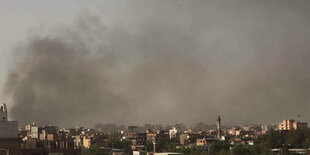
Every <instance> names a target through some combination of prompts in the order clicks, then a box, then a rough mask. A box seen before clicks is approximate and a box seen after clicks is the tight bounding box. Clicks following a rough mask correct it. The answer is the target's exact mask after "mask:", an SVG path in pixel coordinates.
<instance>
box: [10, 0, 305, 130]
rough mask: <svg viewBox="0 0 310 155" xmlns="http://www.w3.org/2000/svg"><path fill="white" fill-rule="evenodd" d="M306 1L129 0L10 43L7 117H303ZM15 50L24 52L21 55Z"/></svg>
mask: <svg viewBox="0 0 310 155" xmlns="http://www.w3.org/2000/svg"><path fill="white" fill-rule="evenodd" d="M309 2H310V1H306V0H300V1H290V0H286V1H283V0H274V1H269V0H256V1H247V0H244V1H241V0H238V1H237V0H236V1H225V0H210V1H204V0H201V1H198V0H195V1H186V0H175V1H174V0H171V1H161V0H153V1H144V0H141V1H140V0H136V1H128V2H127V3H126V4H125V5H124V6H122V8H120V9H118V10H117V11H115V12H113V13H110V14H103V15H94V13H91V11H82V12H81V13H80V14H79V15H77V19H76V20H75V21H74V22H73V24H72V25H67V26H59V27H56V28H53V29H51V30H49V31H48V32H45V33H36V34H33V35H32V36H31V37H30V39H29V40H28V41H25V43H24V44H23V45H20V46H19V47H18V48H16V50H17V52H15V54H16V56H15V57H16V59H18V60H19V61H17V64H16V66H15V67H13V69H12V70H10V72H9V74H8V78H7V82H6V84H5V87H4V92H5V96H10V98H11V99H12V108H11V111H10V115H11V116H12V117H13V119H15V120H19V121H21V122H25V121H38V122H53V123H56V124H59V125H62V126H68V125H77V124H83V125H88V126H91V125H93V124H94V123H98V122H103V123H107V122H115V123H120V124H143V123H146V122H151V123H175V122H178V123H180V122H183V123H195V122H199V121H202V122H206V123H213V122H214V120H215V119H216V115H217V114H218V113H220V114H221V115H222V116H223V121H224V123H227V124H229V123H230V124H233V123H238V124H241V123H272V122H276V121H279V120H280V119H283V118H287V117H294V116H295V114H296V113H301V114H302V115H303V116H304V117H303V119H304V120H305V121H309V119H307V117H309V116H310V114H309V113H308V111H309V106H308V104H309V102H310V70H309V67H310V61H309V60H310V51H309V49H310V44H309V41H310V29H309V27H310V20H309V19H310V17H309V16H310V12H309V11H310V5H309ZM21 55H22V56H21Z"/></svg>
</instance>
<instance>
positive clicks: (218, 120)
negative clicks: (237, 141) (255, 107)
mask: <svg viewBox="0 0 310 155" xmlns="http://www.w3.org/2000/svg"><path fill="white" fill-rule="evenodd" d="M221 135H222V129H221V117H220V115H219V116H217V138H218V139H221Z"/></svg>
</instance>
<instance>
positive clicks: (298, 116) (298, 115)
mask: <svg viewBox="0 0 310 155" xmlns="http://www.w3.org/2000/svg"><path fill="white" fill-rule="evenodd" d="M299 121H300V114H299V113H297V122H299Z"/></svg>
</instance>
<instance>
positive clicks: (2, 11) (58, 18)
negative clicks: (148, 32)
mask: <svg viewBox="0 0 310 155" xmlns="http://www.w3.org/2000/svg"><path fill="white" fill-rule="evenodd" d="M124 3H125V0H116V1H112V0H110V1H109V0H87V1H83V0H53V1H41V0H27V1H16V0H13V1H11V0H0V19H1V29H0V34H1V35H0V53H1V57H0V86H1V87H2V84H3V82H4V81H5V78H6V77H5V76H6V73H7V70H8V68H9V67H10V66H11V65H12V64H14V62H12V61H14V58H13V59H9V58H10V56H11V54H10V52H11V51H10V50H11V49H12V48H14V46H16V44H18V43H19V42H22V41H23V40H25V38H27V37H28V36H29V35H31V33H32V31H33V30H36V29H47V28H50V27H53V26H57V25H60V24H68V23H71V22H72V21H73V19H74V18H75V17H76V16H77V14H78V13H79V12H81V11H82V10H85V9H86V10H87V9H88V10H91V11H92V12H94V13H99V14H100V13H111V12H113V11H117V9H118V8H119V7H121V6H122V5H123V4H124ZM0 91H2V89H1V90H0ZM0 97H1V100H5V99H6V98H5V96H2V94H1V96H0Z"/></svg>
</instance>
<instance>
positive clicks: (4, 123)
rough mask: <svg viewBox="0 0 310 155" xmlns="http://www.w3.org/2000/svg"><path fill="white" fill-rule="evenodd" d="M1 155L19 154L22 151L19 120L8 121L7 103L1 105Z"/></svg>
mask: <svg viewBox="0 0 310 155" xmlns="http://www.w3.org/2000/svg"><path fill="white" fill-rule="evenodd" d="M0 118H1V119H0V155H8V154H10V155H11V154H12V155H17V154H19V152H20V139H19V137H18V122H17V121H8V111H7V107H6V105H5V104H1V105H0Z"/></svg>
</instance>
